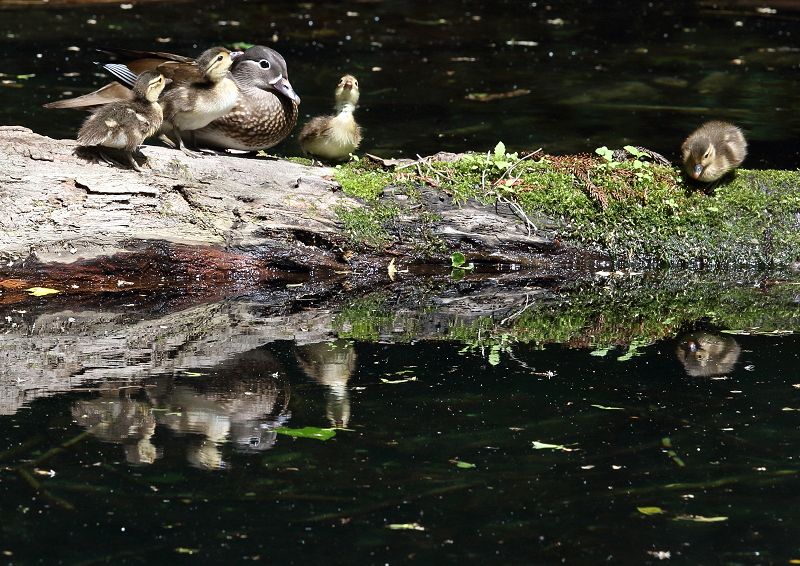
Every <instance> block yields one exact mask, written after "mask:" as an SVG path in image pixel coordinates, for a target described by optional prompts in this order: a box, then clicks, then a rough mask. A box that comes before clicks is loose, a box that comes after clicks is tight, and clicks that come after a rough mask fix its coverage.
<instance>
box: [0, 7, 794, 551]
mask: <svg viewBox="0 0 800 566" xmlns="http://www.w3.org/2000/svg"><path fill="white" fill-rule="evenodd" d="M0 4H2V3H0ZM124 6H127V7H123V5H117V4H115V5H110V6H105V7H97V6H95V7H83V8H69V9H67V8H59V7H51V8H47V9H18V8H11V9H9V8H7V7H6V8H4V9H3V10H2V11H0V17H1V18H2V22H3V23H2V24H1V26H2V27H1V28H0V31H2V32H3V33H2V34H0V59H1V60H2V68H0V72H2V73H4V74H5V75H7V76H5V77H2V78H3V80H4V81H6V82H5V83H4V84H3V87H2V90H0V93H2V95H3V101H4V104H3V105H2V107H0V123H21V124H23V125H26V126H29V127H31V128H33V129H35V130H36V131H39V132H42V133H45V134H48V135H52V136H56V137H58V136H71V135H72V134H73V132H74V130H75V128H76V127H77V125H78V124H79V123H80V120H81V119H82V116H80V115H78V114H74V113H69V112H45V111H43V110H41V109H40V108H39V106H40V104H42V103H44V102H46V101H48V100H52V99H53V98H57V97H60V96H66V95H68V94H67V93H72V94H79V93H83V92H86V91H88V90H91V89H92V88H96V87H97V86H99V85H100V84H103V82H104V80H105V79H104V77H103V76H102V75H101V74H99V73H97V72H96V68H95V67H94V66H93V64H92V61H93V60H94V59H95V58H96V56H95V55H94V54H93V53H92V52H91V48H92V47H95V46H102V45H114V46H120V47H134V48H158V49H164V50H172V51H175V52H180V53H189V54H190V53H196V52H197V51H199V50H201V49H203V48H204V47H207V46H209V45H212V44H217V43H225V42H234V41H250V42H254V43H266V44H270V45H273V44H274V45H275V47H276V48H277V49H279V50H280V51H281V52H282V53H283V55H284V56H285V57H286V58H287V60H288V62H289V68H290V71H291V80H292V82H293V84H294V86H295V88H296V90H297V91H298V92H299V93H300V95H301V96H302V98H303V106H302V111H303V112H304V113H305V114H306V115H313V114H317V113H320V112H324V111H327V109H328V107H329V105H330V102H331V101H330V95H329V91H330V90H332V88H333V86H334V85H335V83H336V80H337V78H338V77H339V75H340V74H342V73H343V72H353V73H355V74H356V75H357V76H358V77H359V80H360V83H361V87H362V92H363V94H362V106H361V108H360V110H359V113H358V116H359V119H360V121H361V122H362V124H363V125H364V127H365V130H366V135H367V137H366V141H365V143H364V148H363V149H364V150H366V151H370V152H373V153H380V154H384V155H390V154H402V155H406V156H413V155H414V154H416V153H421V154H425V153H432V152H435V151H439V150H465V149H475V150H485V149H488V148H491V147H493V146H494V144H495V143H496V142H497V141H498V140H500V139H502V140H503V141H505V142H506V144H507V145H508V146H509V148H510V149H522V148H536V147H540V146H544V147H545V149H546V150H547V151H551V152H576V151H591V150H592V149H594V148H595V147H597V146H600V145H609V146H620V145H622V144H624V143H636V144H639V145H645V146H649V147H651V148H652V149H655V150H657V151H660V152H663V153H665V154H666V155H670V156H674V154H675V149H676V148H677V147H678V145H679V144H680V141H681V140H682V139H683V137H684V136H685V134H686V133H687V132H688V131H689V130H691V129H692V128H693V127H695V126H696V125H697V124H698V123H699V122H700V121H702V120H704V119H706V118H725V119H730V120H733V121H736V122H737V123H739V124H740V125H742V126H743V128H744V129H745V130H746V132H747V133H748V136H749V137H750V140H751V142H752V143H751V147H752V152H751V158H750V160H749V161H748V165H750V166H751V167H786V168H794V167H797V164H798V161H800V159H799V158H798V153H799V152H800V146H798V142H797V140H798V134H799V133H800V119H799V118H798V115H799V113H798V107H799V106H800V104H799V102H800V94H798V93H800V89H798V88H797V87H798V84H797V83H798V68H800V67H799V65H800V50H799V49H798V39H797V38H798V34H800V29H799V26H798V23H800V11H798V10H797V6H796V4H795V3H790V2H779V3H776V4H775V8H774V9H776V10H777V12H773V11H769V10H768V11H764V10H761V11H759V10H758V9H757V8H764V6H762V5H761V4H760V3H751V2H738V3H721V4H716V5H711V4H709V3H703V2H652V3H648V4H646V5H640V6H638V7H635V6H634V7H632V5H631V4H630V3H608V2H559V3H553V4H552V5H548V4H544V3H536V2H497V3H493V4H492V8H491V10H490V9H487V8H486V6H485V4H484V3H479V2H469V1H463V2H456V1H447V2H437V3H436V4H435V5H430V6H427V7H426V8H425V9H424V10H421V9H420V4H419V3H417V2H399V1H398V2H359V3H353V4H348V5H347V6H344V5H342V4H340V3H325V2H322V3H309V4H298V3H292V2H269V3H256V2H251V3H248V2H238V3H233V2H230V3H227V2H209V3H199V2H174V3H172V2H171V3H158V2H156V3H142V4H132V5H127V4H125V5H124ZM771 9H772V8H771ZM31 74H32V75H34V76H30V77H25V75H31ZM23 77H24V78H23ZM512 91H517V94H519V96H516V97H512V98H503V97H502V96H500V97H499V98H495V99H494V100H492V101H490V102H481V101H479V100H475V98H478V99H480V98H481V96H480V95H481V94H498V95H503V94H504V93H510V92H512ZM522 91H530V92H528V93H521V92H522ZM475 95H478V96H475ZM276 151H277V152H278V153H281V154H289V155H292V154H296V153H297V148H296V147H295V146H294V145H293V143H292V142H286V143H284V144H283V145H281V146H280V147H278V148H277V149H276ZM713 277H714V276H713V275H709V277H708V278H709V279H712V278H713ZM467 279H469V278H467ZM755 281H757V278H753V281H749V280H748V278H747V277H743V281H742V282H741V285H742V287H743V288H745V289H747V288H750V289H752V288H753V286H754V282H755ZM463 291H464V286H463V285H462V286H460V287H459V286H455V285H454V286H453V288H452V289H450V291H449V293H448V294H446V295H443V296H442V297H441V298H440V300H439V301H438V302H437V303H435V304H433V305H426V308H427V309H429V310H427V311H426V313H427V315H430V321H429V324H426V325H424V326H425V328H424V330H426V332H420V328H415V329H412V330H408V328H407V327H406V326H404V325H403V324H400V323H399V322H397V321H396V320H394V319H393V318H392V317H391V316H390V317H388V318H387V320H388V322H389V328H388V330H387V332H385V333H382V334H379V335H378V334H376V335H375V336H374V337H372V339H366V338H364V337H362V338H361V339H355V340H353V339H336V338H337V336H345V337H348V336H349V337H352V336H353V335H357V334H358V333H357V332H355V331H354V328H345V329H342V328H338V331H337V329H336V328H335V327H333V326H332V325H331V324H329V320H328V319H329V318H330V317H331V316H335V315H336V313H337V312H338V310H341V306H338V307H337V306H334V307H332V308H331V309H320V310H319V311H315V310H314V309H312V308H310V306H309V307H306V306H302V305H301V306H298V305H297V304H296V303H290V302H289V301H287V302H286V306H285V307H280V306H279V307H280V308H277V310H276V302H279V299H274V301H273V302H272V303H269V304H267V303H265V304H258V305H256V306H252V305H251V306H249V307H248V309H249V310H248V309H244V310H242V309H238V308H236V304H237V303H236V302H235V301H233V302H232V303H224V304H220V305H206V306H203V307H202V308H203V309H206V310H205V311H202V312H201V313H200V314H198V315H196V316H194V315H193V316H191V317H190V316H183V315H184V313H185V312H186V310H183V311H181V310H180V309H176V308H174V307H169V305H166V306H163V307H161V312H157V313H152V312H149V313H147V314H144V313H142V312H140V310H139V307H137V308H136V309H133V310H132V309H131V308H130V307H127V306H124V305H121V304H118V301H117V303H115V302H114V300H111V301H105V299H104V298H102V297H101V298H99V299H98V300H97V301H95V302H91V301H90V304H71V303H70V302H69V301H68V300H65V302H64V303H63V304H61V305H60V306H58V307H54V306H52V305H53V301H55V299H39V300H36V301H34V302H33V303H32V304H28V305H21V306H20V305H16V306H15V305H11V306H7V307H4V311H3V313H2V315H3V317H6V316H7V317H8V318H4V319H3V320H4V322H5V323H6V327H5V328H4V331H7V334H5V335H4V338H3V341H2V343H1V345H2V352H3V356H4V358H3V363H2V366H1V367H0V369H1V370H2V371H1V372H0V385H1V386H2V387H0V392H2V395H0V407H2V411H0V413H2V415H0V516H1V517H2V521H0V553H2V556H3V560H4V561H7V562H11V563H23V564H24V563H36V562H41V563H55V562H63V563H71V564H72V563H84V564H91V563H105V562H111V561H113V562H133V563H139V562H147V563H172V562H175V561H179V560H185V561H187V562H189V561H191V562H196V561H197V560H202V561H204V562H212V561H213V562H218V563H231V562H237V561H246V560H253V561H255V560H261V561H266V562H281V563H297V564H309V563H320V562H323V561H324V562H330V563H355V564H384V563H392V564H394V563H407V562H421V563H449V562H456V561H469V562H474V561H480V562H483V563H558V562H560V561H565V562H567V563H579V564H580V563H586V564H597V563H600V562H612V563H631V564H641V563H659V562H661V561H662V560H664V561H665V562H668V563H676V562H677V563H686V564H709V563H724V564H764V563H787V562H788V561H789V560H792V559H795V560H800V542H798V541H800V537H798V530H797V524H798V523H800V510H799V509H800V508H798V506H797V504H796V501H795V499H796V493H797V475H798V470H800V468H798V461H797V460H798V458H800V432H798V431H800V428H798V423H800V420H798V419H800V417H798V416H797V415H799V414H800V412H798V411H800V374H798V371H797V367H798V357H800V340H798V338H797V336H796V335H793V334H790V335H771V336H740V335H730V334H725V333H722V332H721V330H724V328H718V327H715V326H712V325H708V324H707V319H708V318H712V319H713V318H714V315H715V313H714V312H713V311H714V310H715V309H716V310H718V307H719V305H717V304H716V303H714V308H713V309H712V308H711V307H709V309H708V310H709V312H707V313H706V312H705V310H704V309H703V305H702V304H701V305H699V307H698V308H697V309H694V311H696V312H698V313H702V316H700V318H697V319H695V318H692V319H689V320H685V321H683V323H682V325H681V324H676V323H675V322H674V321H672V318H673V313H671V312H669V311H667V312H661V313H660V314H659V316H660V317H661V318H660V319H659V318H658V317H656V320H657V321H658V320H663V324H664V326H665V327H666V326H670V328H672V327H673V326H676V327H677V326H682V327H683V328H682V331H680V332H678V331H676V332H671V331H670V332H665V333H664V334H665V335H667V337H666V338H661V339H659V340H656V341H652V340H651V339H649V338H646V339H644V340H643V342H642V343H643V344H647V345H642V346H640V347H639V348H638V349H637V350H636V352H637V353H638V354H640V355H637V356H633V357H631V358H630V359H628V360H619V359H618V358H619V357H624V356H623V354H624V352H625V348H624V347H621V348H618V349H616V350H610V351H607V352H606V355H605V356H601V355H591V352H592V351H594V353H595V354H602V353H603V350H602V349H594V350H593V348H594V347H596V346H597V344H593V342H592V340H591V336H592V335H593V332H595V330H596V331H597V332H596V333H600V332H601V331H602V329H603V324H604V323H607V322H608V318H610V315H609V314H608V313H599V312H597V313H590V314H592V316H591V317H590V318H591V320H592V324H594V325H595V326H596V328H593V327H592V325H591V324H588V323H587V326H586V328H585V329H584V335H585V336H588V337H589V338H586V340H585V342H583V343H576V342H574V341H572V342H570V343H568V344H558V343H552V342H548V343H539V344H538V345H534V344H529V345H528V344H524V343H520V344H514V345H512V346H510V347H509V348H506V349H503V350H502V351H501V354H500V356H499V363H498V364H497V365H493V364H492V363H489V360H490V359H492V358H491V350H490V347H489V346H486V347H484V349H483V350H481V348H480V347H474V346H475V343H474V342H473V343H470V342H469V340H466V339H465V340H462V341H450V340H441V339H439V340H436V339H434V338H435V333H436V332H440V333H441V335H442V336H443V335H445V334H446V333H448V332H452V328H453V325H454V320H455V319H456V318H457V317H455V318H454V317H453V316H452V315H448V316H441V317H440V318H437V315H436V313H437V312H438V311H437V309H440V308H443V307H444V306H449V307H450V308H455V309H456V310H457V308H458V304H459V302H458V301H459V300H460V298H459V293H461V292H463ZM597 292H598V296H602V295H603V293H604V291H603V289H602V286H601V287H600V290H598V291H597ZM506 293H509V294H516V295H518V294H519V293H518V292H517V291H514V290H513V289H512V290H511V291H508V290H506ZM264 294H265V295H269V292H267V291H265V292H264ZM345 294H346V293H345ZM765 294H767V293H766V292H765ZM276 296H277V294H276ZM499 296H500V295H498V297H499ZM681 296H682V297H684V298H683V299H681V300H683V301H684V302H687V303H691V302H692V301H693V300H698V301H699V300H700V299H699V298H698V293H697V291H696V289H694V290H693V288H692V287H691V286H690V287H688V288H687V289H686V290H685V291H684V292H683V294H682V295H681ZM787 297H788V298H783V299H781V302H780V305H779V306H780V309H779V310H780V312H782V313H786V312H788V313H789V315H788V317H787V318H784V319H782V320H781V325H780V326H779V329H781V330H789V331H791V330H797V328H798V327H799V326H800V322H798V321H799V320H800V318H798V317H800V314H799V313H798V306H797V305H798V300H800V299H798V296H797V295H796V294H794V295H792V293H789V294H788V295H787ZM496 300H497V302H498V303H500V302H501V300H500V299H496ZM702 300H708V297H707V296H704V298H703V299H702ZM48 301H49V302H48ZM131 301H132V302H131V304H139V302H140V299H138V298H135V299H131ZM536 301H539V298H538V295H537V296H535V297H534V299H533V302H534V303H535V302H536ZM155 302H157V301H155ZM164 302H165V304H166V303H167V302H168V301H166V299H165V300H164ZM619 302H620V303H623V302H624V296H623V297H622V298H621V300H620V301H619ZM109 303H113V304H109ZM311 304H312V303H308V305H311ZM389 304H391V302H390V303H389ZM48 305H50V306H48ZM231 305H233V306H231ZM323 306H324V305H323ZM723 306H724V305H723ZM154 308H156V307H154ZM181 308H185V309H189V308H198V309H199V308H200V307H181ZM625 308H628V309H630V310H631V311H632V312H633V314H632V315H630V313H629V315H630V316H631V317H632V318H631V319H630V320H629V321H628V323H627V328H628V334H627V335H626V336H625V337H623V338H621V339H620V340H619V341H618V343H620V344H626V343H632V342H636V340H637V339H638V338H640V336H638V335H637V329H638V330H639V331H642V334H644V331H643V330H642V326H643V325H642V326H637V325H638V321H639V320H640V318H641V317H640V318H637V316H638V315H637V314H636V308H633V307H631V306H630V305H627V304H626V307H625ZM226 309H227V310H226ZM156 310H158V309H157V308H156ZM515 310H517V308H516V307H514V309H512V310H511V311H509V312H503V313H501V314H498V315H497V316H495V320H494V321H493V322H494V324H495V325H496V324H497V323H498V321H501V320H503V319H505V317H507V316H508V315H509V314H510V313H511V312H514V311H515ZM642 310H644V309H642ZM747 310H748V309H747V308H743V309H742V311H747ZM753 310H755V311H757V310H758V307H753ZM222 311H225V312H228V313H232V314H230V316H227V318H226V317H222V318H221V319H220V318H219V317H217V314H218V313H219V312H222ZM694 311H693V312H694ZM254 313H256V314H254ZM263 313H269V317H271V318H269V322H264V320H265V319H264V318H263V317H264V316H266V315H265V314H263ZM304 313H308V314H307V319H305V320H304V321H303V322H302V324H296V323H294V324H293V327H292V328H293V329H292V330H288V329H287V330H285V331H278V330H275V331H271V332H272V335H271V336H270V338H269V339H267V338H264V337H263V335H264V332H265V331H264V328H266V327H268V326H270V325H273V326H274V327H275V328H278V329H280V328H281V327H282V326H285V325H286V324H288V322H287V321H288V320H289V318H290V317H293V318H292V319H293V320H294V319H295V318H297V317H298V316H301V317H302V316H305V314H304ZM431 313H432V314H431ZM743 314H744V313H743ZM220 320H222V321H223V322H220ZM186 321H188V322H186ZM573 322H574V321H571V320H567V317H566V315H565V317H564V318H562V319H559V318H558V317H555V318H554V319H553V320H552V324H553V326H558V325H563V326H565V327H568V326H570V324H571V323H573ZM354 324H355V323H354ZM392 324H396V325H397V326H398V328H397V329H396V330H393V329H392ZM215 325H217V326H215ZM501 326H502V325H501ZM176 328H177V329H179V331H176V330H175V329H176ZM242 328H244V329H245V330H242ZM298 328H299V329H300V330H298ZM281 332H283V333H281ZM406 332H407V334H404V333H406ZM393 333H394V334H393ZM417 333H418V334H419V337H417ZM362 334H363V333H362ZM554 334H557V332H554ZM673 334H674V335H673ZM179 335H180V336H179ZM439 338H441V336H440V337H439ZM415 340H418V341H415ZM565 341H566V338H565ZM396 342H400V343H396ZM469 346H473V347H472V348H470V347H469ZM465 348H466V350H465ZM303 427H318V428H320V429H329V428H332V427H338V428H336V429H335V430H334V433H335V436H333V437H332V438H330V439H328V440H324V441H323V440H319V439H315V438H302V437H301V438H293V437H292V436H289V435H287V434H286V433H287V432H290V431H287V430H286V429H301V428H303ZM65 442H66V443H69V445H68V446H66V447H64V449H63V450H56V451H55V452H50V450H51V449H53V448H56V447H58V446H60V445H62V443H65ZM535 443H546V444H549V445H553V446H552V447H541V445H540V444H535ZM537 447H538V448H537ZM390 526H395V527H405V528H394V529H393V528H390ZM667 557H669V560H666V558H667Z"/></svg>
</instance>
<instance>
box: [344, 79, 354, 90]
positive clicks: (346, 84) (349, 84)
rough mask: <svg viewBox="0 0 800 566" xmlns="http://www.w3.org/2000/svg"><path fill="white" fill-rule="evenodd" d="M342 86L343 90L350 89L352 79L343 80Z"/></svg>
mask: <svg viewBox="0 0 800 566" xmlns="http://www.w3.org/2000/svg"><path fill="white" fill-rule="evenodd" d="M342 88H343V89H345V90H352V88H353V81H344V84H343V85H342Z"/></svg>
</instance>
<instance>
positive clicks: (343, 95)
mask: <svg viewBox="0 0 800 566" xmlns="http://www.w3.org/2000/svg"><path fill="white" fill-rule="evenodd" d="M359 95H360V92H359V89H358V81H357V80H356V78H355V77H354V76H352V75H345V76H343V77H342V78H341V79H339V84H337V85H336V90H335V91H334V98H335V100H336V106H335V109H336V114H335V115H333V116H316V117H314V118H312V119H311V120H310V121H309V122H308V123H307V124H306V125H305V126H303V129H302V130H301V131H300V134H299V135H298V137H297V139H298V141H299V142H300V147H301V148H302V149H303V152H304V153H305V154H307V155H311V156H312V157H316V158H319V159H322V160H326V161H344V160H345V159H347V157H348V156H349V155H350V154H351V153H352V152H353V151H355V149H356V148H357V147H358V145H359V144H360V143H361V127H360V126H359V125H358V124H357V123H356V120H355V118H354V117H353V112H354V111H355V109H356V104H358V98H359Z"/></svg>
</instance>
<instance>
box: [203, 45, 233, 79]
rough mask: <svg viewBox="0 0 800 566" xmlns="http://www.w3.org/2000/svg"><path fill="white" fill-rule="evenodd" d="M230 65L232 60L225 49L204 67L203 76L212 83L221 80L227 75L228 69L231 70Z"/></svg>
mask: <svg viewBox="0 0 800 566" xmlns="http://www.w3.org/2000/svg"><path fill="white" fill-rule="evenodd" d="M232 64H233V59H231V53H230V51H228V50H227V49H225V50H221V51H220V52H219V53H218V54H217V55H216V56H214V57H213V58H212V59H211V61H209V63H208V64H207V65H206V68H205V69H204V72H205V75H206V76H207V77H208V78H209V79H211V80H212V81H219V80H222V79H223V78H225V75H226V74H227V73H228V69H230V68H231V65H232Z"/></svg>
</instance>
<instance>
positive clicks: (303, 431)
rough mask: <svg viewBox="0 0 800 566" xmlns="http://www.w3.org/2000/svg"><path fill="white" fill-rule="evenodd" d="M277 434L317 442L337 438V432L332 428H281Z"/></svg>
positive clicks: (277, 430) (276, 430)
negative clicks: (311, 439) (310, 439)
mask: <svg viewBox="0 0 800 566" xmlns="http://www.w3.org/2000/svg"><path fill="white" fill-rule="evenodd" d="M275 432H277V433H278V434H285V435H286V436H292V437H294V438H313V439H315V440H330V439H331V438H333V437H334V436H336V430H334V429H332V428H317V427H315V426H306V427H303V428H287V427H281V428H278V429H275Z"/></svg>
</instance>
